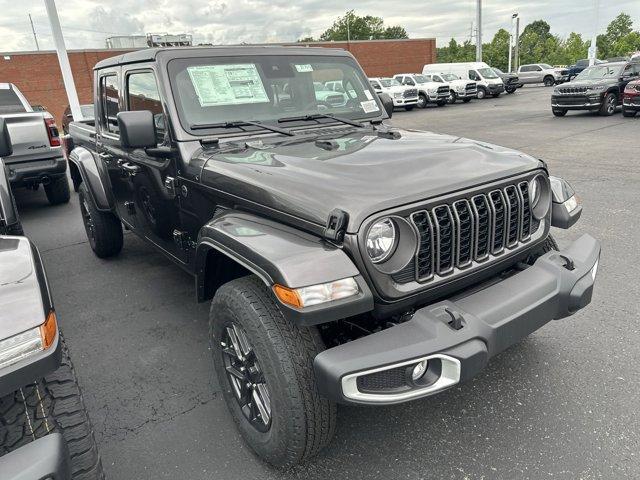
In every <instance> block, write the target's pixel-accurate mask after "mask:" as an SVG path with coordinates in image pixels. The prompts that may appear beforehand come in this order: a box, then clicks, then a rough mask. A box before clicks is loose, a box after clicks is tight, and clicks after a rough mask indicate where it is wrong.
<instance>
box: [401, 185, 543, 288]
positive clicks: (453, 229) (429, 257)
mask: <svg viewBox="0 0 640 480" xmlns="http://www.w3.org/2000/svg"><path fill="white" fill-rule="evenodd" d="M409 219H410V221H411V223H413V225H414V226H415V228H416V231H417V233H418V238H419V245H418V251H417V253H416V256H415V259H414V261H412V262H411V263H410V264H409V265H408V266H407V267H405V268H404V269H403V270H401V271H400V272H397V273H395V274H394V275H393V279H394V280H395V281H396V282H398V283H407V282H409V281H416V280H417V281H419V282H425V281H429V280H431V279H433V278H434V277H435V276H439V277H442V276H446V275H448V274H450V273H451V272H453V271H454V269H465V268H468V267H470V266H471V265H473V264H474V262H484V261H486V260H488V259H489V258H490V257H493V256H497V255H500V254H501V253H503V252H504V251H505V250H506V249H510V250H513V249H516V248H518V247H519V246H521V245H522V244H523V243H524V242H526V241H528V240H529V239H530V238H531V234H532V233H533V231H532V230H533V229H537V227H538V222H536V224H535V225H534V221H533V219H532V216H531V207H530V202H529V185H528V183H527V182H526V181H522V182H519V183H517V184H511V185H506V186H503V187H501V188H496V189H495V190H491V191H489V192H486V193H481V194H478V195H474V196H471V197H470V198H462V199H458V200H455V201H453V202H451V203H445V204H440V205H436V206H434V207H432V208H429V209H423V210H418V211H415V212H413V213H411V215H410V216H409Z"/></svg>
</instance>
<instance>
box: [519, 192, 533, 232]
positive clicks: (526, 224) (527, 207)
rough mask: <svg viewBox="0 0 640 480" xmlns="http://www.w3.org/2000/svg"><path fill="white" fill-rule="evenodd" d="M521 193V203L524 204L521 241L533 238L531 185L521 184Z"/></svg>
mask: <svg viewBox="0 0 640 480" xmlns="http://www.w3.org/2000/svg"><path fill="white" fill-rule="evenodd" d="M518 191H519V192H520V203H521V204H522V223H521V224H520V227H521V228H520V229H521V233H520V239H521V240H527V239H528V238H529V237H530V236H531V203H530V201H529V184H528V183H527V182H521V183H520V184H518Z"/></svg>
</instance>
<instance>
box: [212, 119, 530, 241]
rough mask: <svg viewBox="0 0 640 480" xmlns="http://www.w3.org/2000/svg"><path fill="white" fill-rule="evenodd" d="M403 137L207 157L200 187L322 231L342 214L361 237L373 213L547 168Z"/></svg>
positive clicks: (435, 139)
mask: <svg viewBox="0 0 640 480" xmlns="http://www.w3.org/2000/svg"><path fill="white" fill-rule="evenodd" d="M401 134H402V136H401V138H399V139H390V138H381V137H378V136H377V134H376V133H375V132H374V131H373V130H365V131H364V132H362V131H359V132H357V133H353V132H351V133H347V134H346V135H344V136H336V137H333V138H334V140H333V141H332V142H330V143H329V144H324V145H323V144H321V143H320V142H316V141H315V139H308V140H306V141H295V139H294V140H290V139H289V140H285V141H284V142H281V143H278V144H272V145H269V144H266V143H265V144H264V145H254V146H253V147H251V146H246V145H243V146H242V147H238V148H237V149H234V150H233V151H228V150H227V151H226V153H225V151H224V149H225V147H222V149H223V151H221V152H220V153H215V151H211V150H209V151H205V152H202V151H201V152H200V153H199V155H200V156H201V158H202V160H205V164H204V167H203V170H202V175H201V182H202V183H203V184H204V185H207V186H209V187H213V188H215V189H217V190H220V191H223V192H226V193H229V194H232V195H234V196H236V197H238V198H241V199H246V200H249V201H251V202H254V203H258V204H261V205H265V206H268V207H270V208H273V209H276V210H279V211H282V212H285V213H287V214H289V215H293V216H295V217H298V218H302V219H304V220H307V221H310V222H313V223H316V224H318V225H324V224H325V223H326V221H327V218H328V216H329V213H330V212H331V211H332V210H333V209H336V208H338V209H341V210H344V211H345V212H347V213H348V214H349V224H348V229H347V230H348V232H356V231H357V230H358V228H359V227H360V225H361V223H362V222H363V221H364V220H365V219H366V218H367V217H369V216H370V215H372V214H374V213H377V212H381V211H384V210H387V209H389V208H393V207H397V206H401V205H405V204H410V203H413V202H418V201H421V200H425V199H428V198H430V197H436V196H440V195H443V194H446V193H450V192H453V191H456V190H461V189H466V188H469V187H472V186H476V185H480V184H483V183H487V182H491V181H494V180H498V179H502V178H506V177H510V176H512V175H517V174H519V173H523V172H527V171H530V170H533V169H535V168H538V167H540V166H541V163H540V161H539V160H537V159H535V158H533V157H531V156H529V155H525V154H523V153H520V152H517V151H514V150H510V149H507V148H503V147H499V146H496V145H490V144H487V143H482V142H477V141H474V140H468V139H464V138H460V137H453V136H448V135H439V134H435V133H429V132H417V131H406V130H403V131H401ZM327 138H328V137H327ZM287 142H295V143H288V144H287Z"/></svg>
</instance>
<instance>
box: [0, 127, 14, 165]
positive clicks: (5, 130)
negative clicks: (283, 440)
mask: <svg viewBox="0 0 640 480" xmlns="http://www.w3.org/2000/svg"><path fill="white" fill-rule="evenodd" d="M12 153H13V147H12V146H11V137H10V136H9V126H8V125H7V122H5V121H4V118H0V158H4V157H8V156H10V155H11V154H12Z"/></svg>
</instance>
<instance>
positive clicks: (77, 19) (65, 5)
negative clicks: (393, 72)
mask: <svg viewBox="0 0 640 480" xmlns="http://www.w3.org/2000/svg"><path fill="white" fill-rule="evenodd" d="M596 2H597V0H528V1H522V0H512V1H508V0H507V1H505V0H484V1H483V30H484V31H483V41H484V42H488V41H490V40H491V38H492V37H493V35H494V33H495V32H496V31H497V30H498V29H499V28H507V29H509V26H510V22H511V15H512V13H515V12H518V13H519V14H520V18H521V20H520V21H521V25H522V27H521V28H523V27H524V25H526V24H527V23H529V22H531V21H534V20H538V19H544V20H546V21H547V22H548V23H549V24H550V25H551V31H552V33H554V34H556V35H560V36H561V37H566V36H567V35H568V34H569V33H570V32H572V31H576V32H578V33H581V34H582V35H583V37H584V38H585V39H587V38H590V37H591V35H592V34H593V31H594V28H595V25H596V21H595V20H596V15H595V9H594V5H595V3H596ZM599 4H600V8H599V10H598V22H597V24H598V31H599V32H602V31H604V30H605V28H606V26H607V24H608V23H609V22H610V21H611V20H612V19H613V18H614V17H615V16H616V15H617V14H618V13H620V12H622V11H624V12H626V13H628V14H630V15H631V16H632V18H633V20H634V26H635V28H636V29H640V0H600V1H599ZM57 5H58V13H59V16H60V23H61V24H62V30H63V34H64V36H65V42H66V45H67V48H68V49H82V48H102V47H104V46H105V38H106V37H109V36H113V35H130V34H145V33H173V34H177V33H189V34H192V35H193V38H194V43H205V42H206V43H214V44H234V43H243V42H244V43H263V42H291V41H295V40H297V39H298V38H301V37H305V36H314V37H317V36H319V35H320V34H321V33H322V32H323V31H324V30H325V29H326V28H328V27H329V26H330V25H331V24H332V23H333V20H334V19H335V18H336V17H338V16H340V15H343V14H344V12H345V10H346V9H349V8H352V9H354V10H355V12H356V14H357V15H375V16H380V17H383V18H384V20H385V25H402V26H403V27H405V29H406V30H407V32H408V34H409V37H412V38H418V37H430V38H432V37H435V38H436V39H437V42H438V46H441V45H444V44H446V43H447V42H448V41H449V39H450V38H451V37H455V38H456V39H457V40H458V41H463V40H465V39H468V38H469V36H470V31H471V23H472V22H473V21H474V20H475V6H476V1H475V0H458V1H451V0H424V1H416V0H353V1H352V2H344V1H342V0H293V1H292V0H213V1H206V0H153V1H152V0H117V1H111V2H104V1H102V2H95V1H91V0H64V1H61V0H58V2H57ZM0 12H2V13H1V15H0V51H5V52H9V51H25V50H35V49H36V45H35V41H34V38H33V33H32V31H31V25H30V23H29V17H28V14H29V13H30V14H31V16H32V18H33V23H34V27H35V31H36V35H37V38H38V42H39V44H40V49H41V50H47V49H52V48H53V41H52V37H51V30H50V28H49V23H48V19H47V15H46V11H45V7H44V0H21V1H15V0H0Z"/></svg>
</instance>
